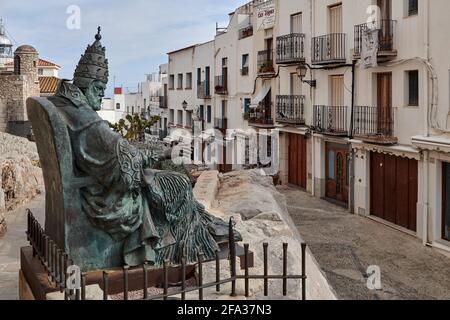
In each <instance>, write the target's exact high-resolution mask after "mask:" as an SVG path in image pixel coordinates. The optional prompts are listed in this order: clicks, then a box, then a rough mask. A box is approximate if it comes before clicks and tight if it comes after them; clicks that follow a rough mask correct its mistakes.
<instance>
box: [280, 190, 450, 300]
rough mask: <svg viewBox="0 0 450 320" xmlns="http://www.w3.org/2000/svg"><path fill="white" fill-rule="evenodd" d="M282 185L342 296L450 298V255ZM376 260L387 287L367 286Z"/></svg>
mask: <svg viewBox="0 0 450 320" xmlns="http://www.w3.org/2000/svg"><path fill="white" fill-rule="evenodd" d="M278 190H279V191H280V192H281V193H282V194H284V195H285V196H286V200H287V205H288V211H289V213H290V215H291V217H292V219H293V221H294V223H295V225H296V226H297V227H298V230H299V232H300V234H301V236H302V237H303V239H304V240H305V241H306V242H307V244H308V246H309V248H310V249H311V251H312V253H313V255H314V257H315V258H316V260H317V262H318V263H319V266H320V267H321V269H322V270H323V272H324V273H325V275H326V277H327V279H328V281H329V282H330V284H331V286H332V287H333V289H334V290H335V291H336V293H337V296H338V298H339V299H450V258H448V257H447V256H445V255H443V254H441V253H439V252H436V251H435V250H433V249H430V248H427V247H424V246H423V245H422V243H421V242H420V240H418V239H416V238H414V237H412V236H410V235H407V234H404V233H402V232H400V231H397V230H395V229H392V228H390V227H387V226H385V225H383V224H381V223H378V222H375V221H373V220H371V219H367V218H363V217H360V216H357V215H352V214H349V213H348V212H347V211H346V210H345V209H344V208H341V207H338V206H335V205H333V204H330V203H328V202H327V201H324V200H320V199H317V198H314V197H312V196H310V195H309V194H307V193H305V192H303V191H300V190H298V189H295V188H291V187H285V186H281V187H278ZM370 265H377V266H379V267H380V269H381V284H382V290H379V291H371V290H369V289H368V288H367V286H366V282H367V279H366V278H365V274H366V270H367V267H368V266H370Z"/></svg>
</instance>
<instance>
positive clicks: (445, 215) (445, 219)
mask: <svg viewBox="0 0 450 320" xmlns="http://www.w3.org/2000/svg"><path fill="white" fill-rule="evenodd" d="M442 239H444V240H447V241H450V163H443V164H442Z"/></svg>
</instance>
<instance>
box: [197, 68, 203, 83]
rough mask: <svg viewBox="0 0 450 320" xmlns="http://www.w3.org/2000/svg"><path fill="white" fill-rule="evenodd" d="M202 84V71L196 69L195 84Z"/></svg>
mask: <svg viewBox="0 0 450 320" xmlns="http://www.w3.org/2000/svg"><path fill="white" fill-rule="evenodd" d="M201 82H202V69H201V68H197V84H200V83H201Z"/></svg>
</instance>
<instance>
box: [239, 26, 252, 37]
mask: <svg viewBox="0 0 450 320" xmlns="http://www.w3.org/2000/svg"><path fill="white" fill-rule="evenodd" d="M252 35H253V26H248V27H245V28H242V29H239V40H241V39H245V38H248V37H251V36H252Z"/></svg>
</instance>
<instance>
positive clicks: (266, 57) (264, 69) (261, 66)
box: [257, 50, 275, 75]
mask: <svg viewBox="0 0 450 320" xmlns="http://www.w3.org/2000/svg"><path fill="white" fill-rule="evenodd" d="M257 61H258V75H273V74H274V73H275V68H274V67H273V51H272V50H264V51H259V52H258V59H257Z"/></svg>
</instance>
